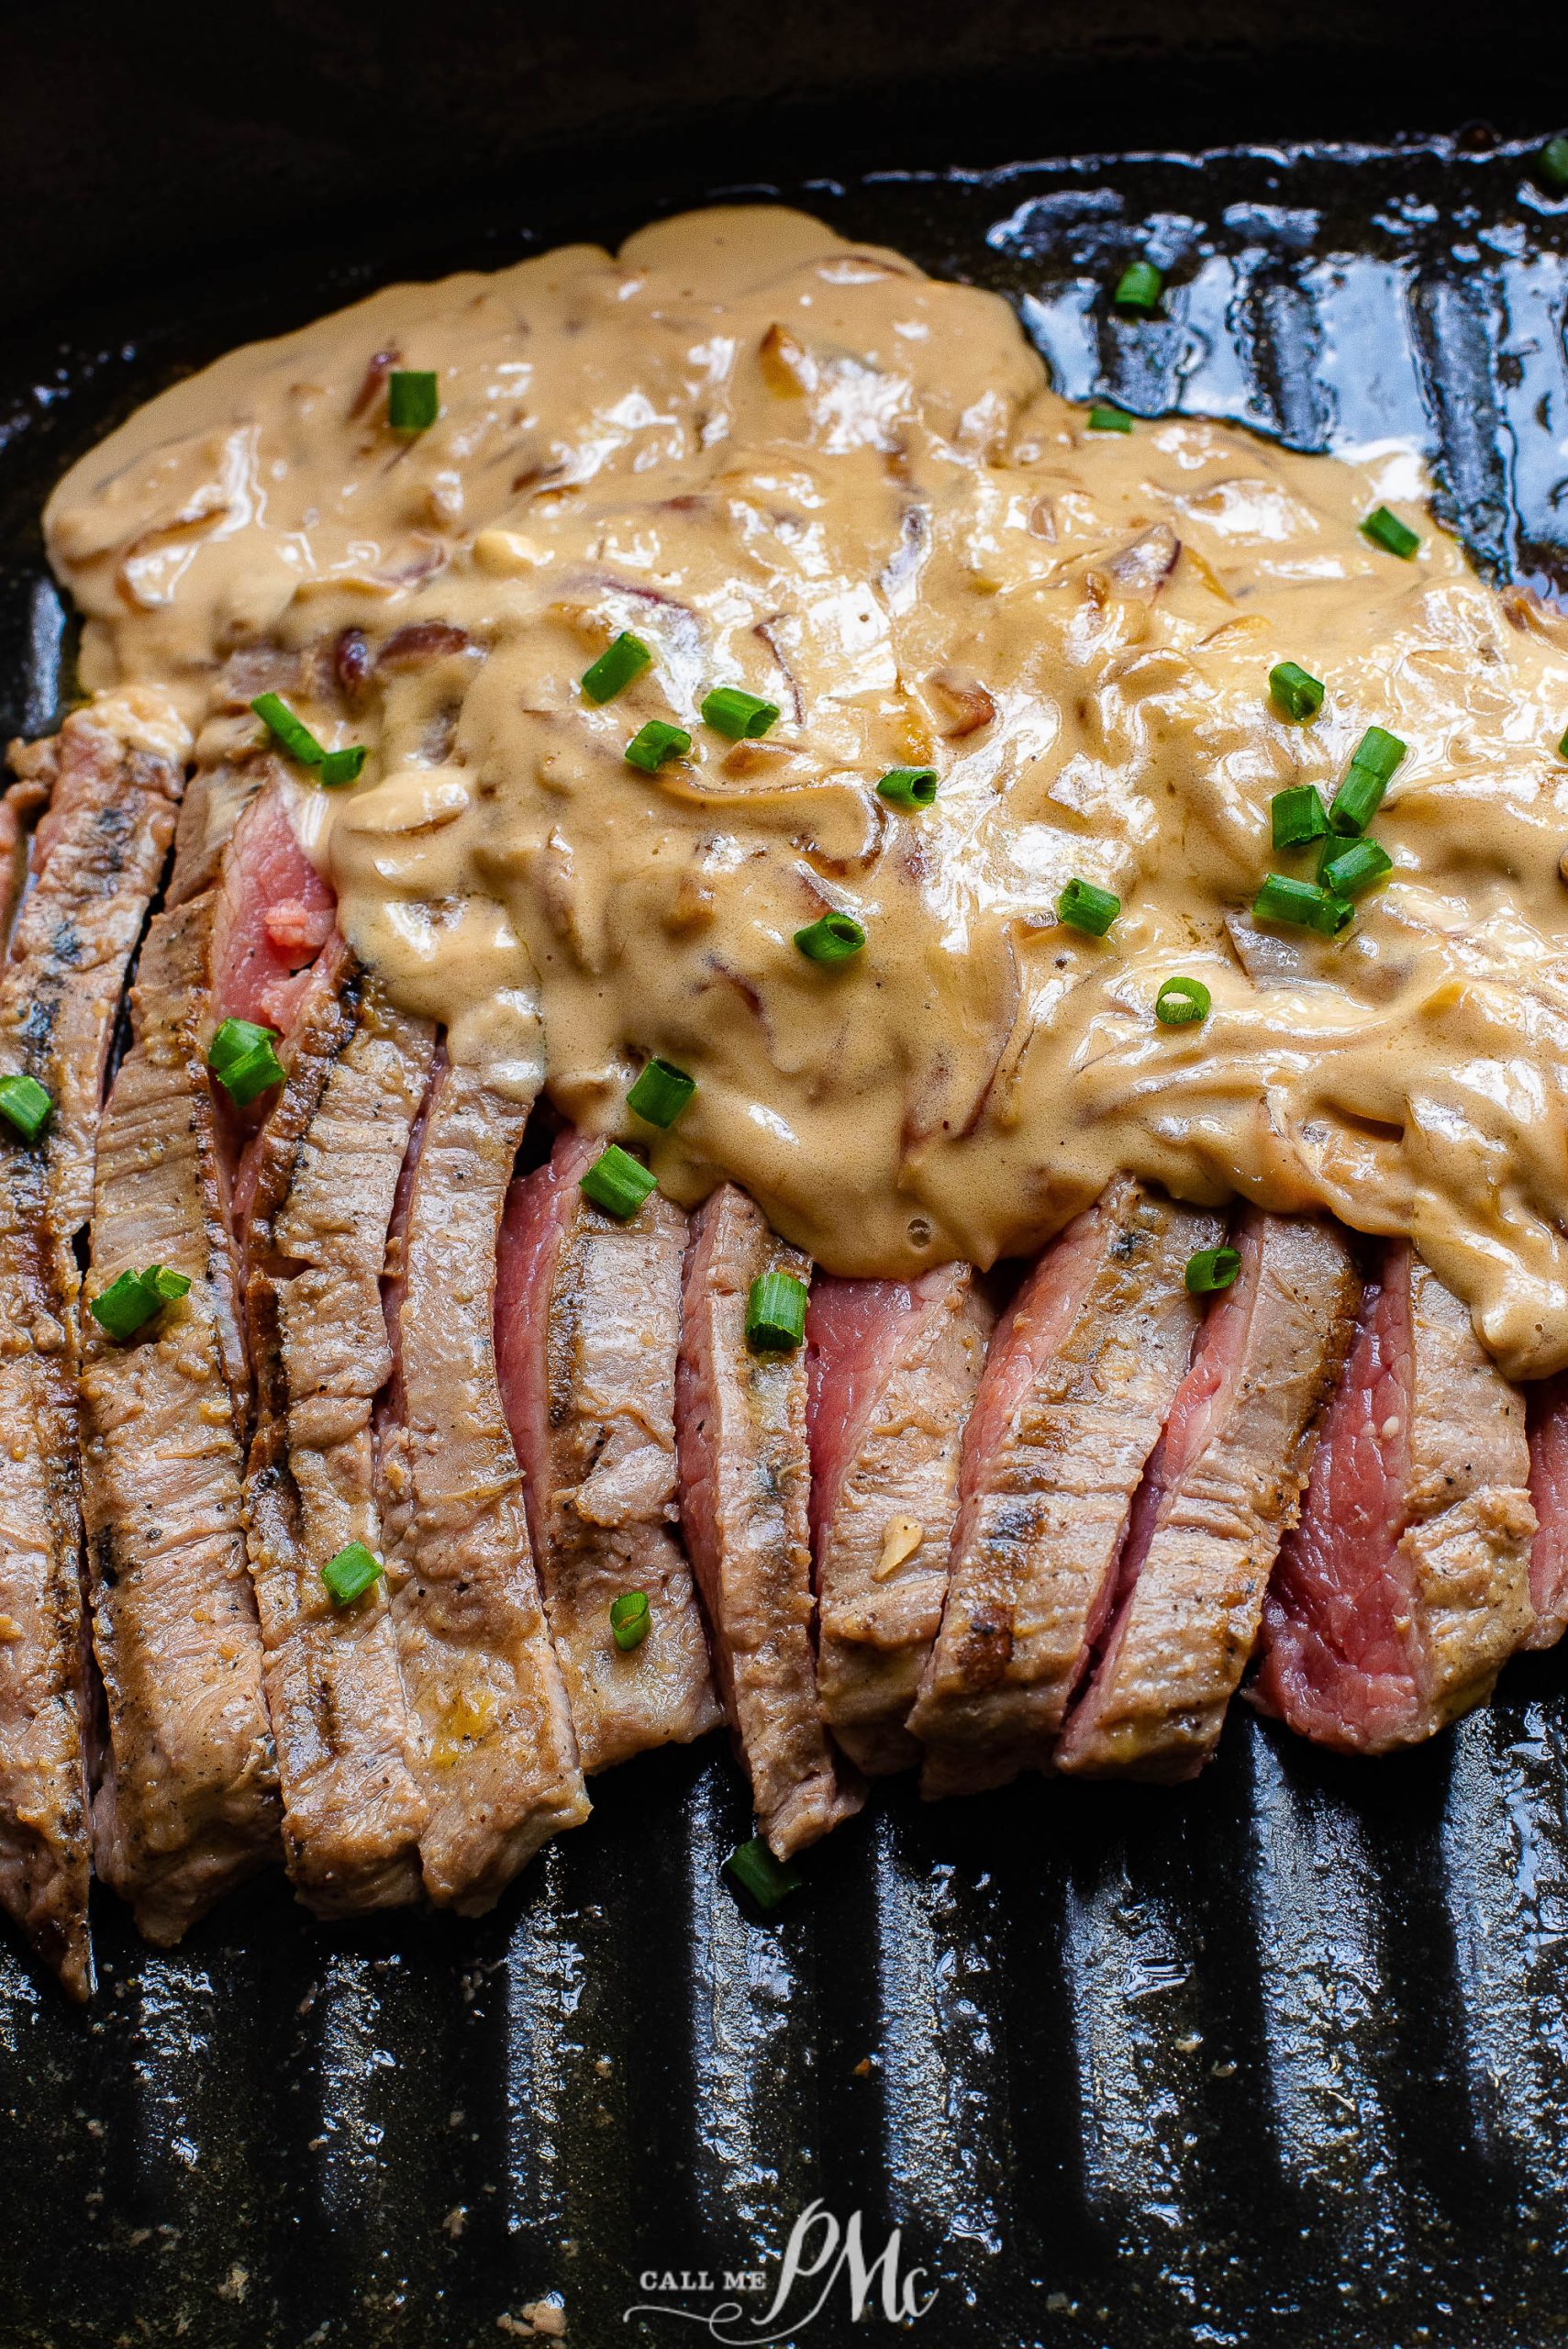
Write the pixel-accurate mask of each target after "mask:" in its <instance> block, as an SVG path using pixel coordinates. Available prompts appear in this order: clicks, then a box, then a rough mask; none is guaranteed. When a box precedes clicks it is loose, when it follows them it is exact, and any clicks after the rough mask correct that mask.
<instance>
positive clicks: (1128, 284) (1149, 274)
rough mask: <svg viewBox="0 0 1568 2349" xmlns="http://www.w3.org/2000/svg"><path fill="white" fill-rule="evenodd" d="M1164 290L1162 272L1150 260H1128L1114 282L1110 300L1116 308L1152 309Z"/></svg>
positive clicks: (1144, 310)
mask: <svg viewBox="0 0 1568 2349" xmlns="http://www.w3.org/2000/svg"><path fill="white" fill-rule="evenodd" d="M1164 290H1165V278H1164V273H1163V272H1162V271H1161V270H1158V269H1156V268H1155V266H1154V264H1153V262H1151V261H1134V262H1129V263H1128V265H1127V267H1126V268H1125V269H1124V270H1123V271H1122V273H1121V275H1120V276H1119V277H1118V279H1117V282H1116V292H1115V293H1114V294H1113V295H1111V300H1112V301H1113V302H1114V303H1115V304H1116V306H1117V308H1118V310H1141V311H1143V313H1144V314H1145V316H1147V315H1148V313H1149V312H1150V311H1151V310H1152V309H1153V308H1154V306H1155V305H1156V304H1157V303H1158V301H1159V299H1160V296H1161V295H1162V293H1163V292H1164Z"/></svg>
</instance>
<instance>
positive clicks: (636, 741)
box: [626, 718, 692, 774]
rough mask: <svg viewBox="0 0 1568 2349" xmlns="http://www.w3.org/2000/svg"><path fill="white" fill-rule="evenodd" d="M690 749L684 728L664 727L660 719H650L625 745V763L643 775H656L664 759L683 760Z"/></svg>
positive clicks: (687, 735) (690, 743)
mask: <svg viewBox="0 0 1568 2349" xmlns="http://www.w3.org/2000/svg"><path fill="white" fill-rule="evenodd" d="M691 747H692V738H691V736H690V735H689V734H688V733H687V732H686V730H685V729H684V726H666V724H665V723H664V720H663V719H662V718H650V719H649V721H648V723H647V725H646V726H642V727H639V729H638V730H637V732H636V733H635V734H634V735H633V736H632V738H631V740H630V741H629V742H628V744H627V746H626V763H627V764H628V767H640V768H641V769H642V772H643V774H658V772H659V770H660V768H661V767H662V765H663V763H664V762H665V760H666V759H678V758H684V756H685V753H686V752H687V751H689V750H690V749H691Z"/></svg>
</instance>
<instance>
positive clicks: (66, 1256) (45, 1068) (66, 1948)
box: [0, 698, 182, 1998]
mask: <svg viewBox="0 0 1568 2349" xmlns="http://www.w3.org/2000/svg"><path fill="white" fill-rule="evenodd" d="M163 734H164V739H165V740H166V739H167V736H168V729H167V727H166V726H165V728H164V729H163ZM159 739H160V738H159V735H158V732H157V730H156V728H155V727H151V728H144V727H143V726H142V724H141V723H140V722H139V709H138V706H137V704H136V702H135V700H134V699H129V698H128V699H126V700H123V701H121V702H120V703H118V704H117V705H113V706H109V705H106V706H105V707H103V708H101V709H100V708H93V709H87V710H83V711H79V712H78V713H76V714H75V715H74V716H72V717H71V718H67V720H66V722H65V724H64V726H63V727H62V728H61V731H60V733H59V735H58V736H57V737H56V738H55V740H54V741H53V742H52V743H50V744H47V745H39V746H35V747H34V748H33V749H32V750H31V751H28V752H26V753H24V754H23V759H22V764H23V768H24V773H25V774H26V775H27V776H28V779H29V780H30V781H31V782H33V783H36V784H41V785H47V786H49V787H50V794H51V796H50V806H49V809H48V812H47V814H46V815H45V816H44V818H43V819H42V821H41V822H40V823H39V828H38V830H37V831H36V832H35V834H34V835H33V841H32V847H31V854H30V865H31V884H32V885H31V888H30V891H29V893H28V896H27V898H26V900H25V902H24V904H23V906H22V909H21V911H20V913H19V915H18V916H17V922H16V927H15V929H14V930H13V932H12V936H11V941H10V948H9V952H8V954H7V957H6V963H5V967H4V972H3V974H0V1069H3V1070H4V1072H5V1073H7V1074H9V1073H11V1072H15V1071H20V1072H23V1073H25V1074H28V1075H29V1076H32V1077H35V1078H36V1079H37V1080H38V1082H39V1084H40V1085H43V1086H44V1088H45V1089H46V1091H48V1092H49V1093H50V1096H51V1097H52V1098H53V1099H54V1102H55V1104H56V1109H55V1114H54V1117H53V1119H51V1121H50V1124H49V1125H48V1126H47V1127H46V1128H45V1130H44V1132H43V1134H42V1136H41V1137H40V1138H39V1141H36V1142H33V1143H26V1142H23V1141H19V1140H18V1139H17V1138H16V1137H15V1136H9V1135H8V1136H7V1138H6V1139H0V1429H3V1430H4V1442H0V1900H4V1902H5V1904H6V1908H7V1909H9V1910H10V1912H11V1914H12V1915H13V1916H14V1917H16V1918H17V1920H18V1921H19V1923H20V1924H21V1925H22V1926H23V1928H24V1930H25V1931H26V1932H28V1935H29V1936H30V1937H31V1939H32V1941H33V1943H34V1945H35V1946H36V1947H37V1949H38V1950H39V1954H40V1955H41V1956H42V1957H44V1959H45V1960H46V1961H47V1962H48V1963H49V1964H50V1965H52V1966H53V1967H54V1968H55V1970H56V1971H57V1972H58V1973H59V1975H60V1976H61V1980H62V1981H63V1983H64V1985H65V1987H66V1988H67V1989H68V1990H69V1991H71V1993H72V1996H73V1997H76V1998H84V1997H85V1996H86V1994H87V1990H88V1987H89V1985H90V1981H91V1974H92V1954H91V1950H90V1947H89V1943H88V1939H87V1883H88V1824H87V1808H86V1784H85V1776H84V1757H83V1719H84V1714H83V1681H84V1675H85V1669H86V1640H85V1634H84V1623H83V1607H82V1583H81V1557H82V1518H81V1495H80V1488H79V1471H78V1454H77V1422H76V1366H77V1346H78V1333H77V1300H78V1292H79V1289H80V1278H79V1275H78V1272H77V1267H76V1260H75V1255H74V1253H73V1248H72V1242H73V1240H74V1236H75V1234H76V1232H77V1230H78V1229H79V1228H80V1226H81V1225H82V1224H83V1223H84V1222H85V1221H86V1219H87V1214H88V1209H89V1206H90V1203H91V1197H92V1179H93V1143H94V1138H95V1128H96V1124H97V1119H98V1110H99V1104H100V1099H101V1095H102V1089H103V1078H104V1071H105V1068H106V1063H107V1060H108V1052H109V1044H110V1039H111V1036H112V1034H113V1030H114V1023H115V1019H116V1015H117V1010H118V1006H119V1000H120V994H121V990H122V988H123V986H124V984H125V974H126V969H127V965H128V963H129V960H130V957H131V955H132V953H133V952H134V951H135V947H136V942H137V939H138V937H139V934H140V930H141V926H142V923H143V921H144V920H145V918H146V915H147V908H148V905H149V903H150V899H151V896H152V893H153V891H154V889H155V888H156V887H157V885H158V880H159V876H160V874H161V871H162V866H163V862H164V858H165V856H166V854H167V852H168V848H169V843H170V841H171V839H172V836H173V829H174V813H175V808H176V807H177V805H178V802H179V796H180V785H181V780H182V777H181V770H180V767H179V764H178V763H177V757H176V754H175V751H176V746H175V745H174V744H173V743H172V741H171V742H169V746H168V748H169V754H168V755H165V753H164V751H163V750H162V749H160V748H158V747H155V745H156V744H157V742H158V740H159ZM150 745H152V746H150Z"/></svg>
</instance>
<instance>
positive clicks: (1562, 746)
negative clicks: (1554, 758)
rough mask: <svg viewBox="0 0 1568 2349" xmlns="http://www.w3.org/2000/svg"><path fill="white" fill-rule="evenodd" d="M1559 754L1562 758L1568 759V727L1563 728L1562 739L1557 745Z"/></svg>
mask: <svg viewBox="0 0 1568 2349" xmlns="http://www.w3.org/2000/svg"><path fill="white" fill-rule="evenodd" d="M1557 755H1558V757H1559V758H1560V759H1568V727H1565V728H1564V729H1563V733H1562V741H1561V742H1559V744H1558V745H1557Z"/></svg>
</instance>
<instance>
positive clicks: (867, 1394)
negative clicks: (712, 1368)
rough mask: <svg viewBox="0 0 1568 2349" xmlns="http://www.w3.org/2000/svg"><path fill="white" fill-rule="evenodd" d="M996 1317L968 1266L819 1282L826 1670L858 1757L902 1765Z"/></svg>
mask: <svg viewBox="0 0 1568 2349" xmlns="http://www.w3.org/2000/svg"><path fill="white" fill-rule="evenodd" d="M994 1320H995V1315H994V1313H993V1312H992V1309H991V1308H990V1306H989V1305H988V1304H987V1302H986V1300H985V1298H984V1296H983V1295H982V1294H981V1292H980V1291H979V1289H978V1288H977V1287H976V1286H975V1280H974V1274H973V1269H972V1268H971V1267H970V1266H969V1265H967V1264H944V1265H941V1266H940V1267H939V1269H938V1270H936V1271H935V1272H930V1273H926V1274H924V1275H922V1276H921V1278H920V1279H919V1280H917V1281H916V1282H914V1283H913V1285H906V1284H905V1283H904V1282H902V1281H862V1280H831V1279H823V1278H822V1277H821V1276H820V1275H818V1277H817V1280H816V1281H815V1282H814V1283H813V1284H812V1289H811V1311H810V1319H809V1322H808V1325H807V1338H808V1341H809V1358H810V1368H811V1397H810V1405H811V1540H812V1553H813V1556H814V1558H815V1561H816V1572H817V1616H818V1634H817V1687H818V1688H819V1690H820V1692H821V1698H822V1710H823V1713H824V1715H825V1717H826V1719H827V1721H828V1726H829V1728H830V1729H831V1730H832V1732H833V1735H834V1737H835V1738H836V1739H837V1740H838V1742H839V1743H840V1745H841V1746H842V1747H843V1749H844V1751H845V1753H847V1754H849V1756H850V1758H851V1761H853V1762H856V1763H858V1764H859V1765H860V1766H861V1768H862V1770H870V1771H885V1770H902V1769H906V1768H908V1767H909V1766H910V1765H912V1764H914V1763H915V1762H917V1761H918V1759H919V1754H920V1749H919V1747H918V1745H917V1742H916V1741H915V1740H914V1738H913V1737H911V1736H910V1734H909V1732H908V1731H907V1730H906V1728H905V1727H904V1720H905V1716H906V1714H907V1712H908V1710H909V1708H910V1706H911V1705H912V1704H913V1703H914V1701H915V1697H916V1693H917V1689H918V1687H919V1685H920V1676H921V1674H922V1673H923V1672H924V1670H925V1668H926V1660H927V1658H928V1656H929V1654H930V1652H931V1642H933V1640H934V1639H935V1638H936V1636H937V1631H938V1629H939V1627H940V1623H941V1620H942V1601H943V1599H944V1598H945V1597H946V1595H947V1579H948V1575H947V1567H948V1544H949V1542H950V1541H951V1537H952V1529H953V1520H954V1519H955V1517H956V1516H957V1513H958V1472H959V1455H960V1448H961V1445H962V1438H963V1430H964V1425H965V1423H966V1421H967V1419H968V1418H969V1413H970V1409H971V1407H972V1405H973V1401H974V1396H975V1390H976V1388H977V1387H978V1386H979V1384H980V1374H981V1371H982V1370H983V1368H984V1362H985V1348H986V1342H987V1341H988V1339H989V1337H990V1334H991V1329H992V1324H993V1322H994Z"/></svg>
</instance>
